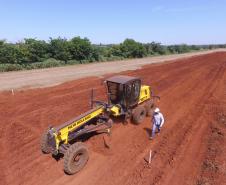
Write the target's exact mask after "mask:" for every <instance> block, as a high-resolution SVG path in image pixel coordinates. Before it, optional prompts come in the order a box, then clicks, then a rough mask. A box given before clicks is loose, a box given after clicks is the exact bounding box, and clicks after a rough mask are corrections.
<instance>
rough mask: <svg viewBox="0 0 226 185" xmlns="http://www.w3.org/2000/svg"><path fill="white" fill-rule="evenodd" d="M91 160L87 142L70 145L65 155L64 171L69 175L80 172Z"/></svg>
mask: <svg viewBox="0 0 226 185" xmlns="http://www.w3.org/2000/svg"><path fill="white" fill-rule="evenodd" d="M88 160H89V153H88V149H87V147H86V146H85V144H83V143H81V142H77V143H75V144H73V145H71V146H70V147H69V149H68V150H67V151H66V153H65V155H64V171H65V173H67V174H68V175H72V174H75V173H77V172H79V171H80V170H81V169H82V168H83V167H84V166H85V165H86V163H87V161H88Z"/></svg>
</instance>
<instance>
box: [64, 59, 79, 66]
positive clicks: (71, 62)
mask: <svg viewBox="0 0 226 185" xmlns="http://www.w3.org/2000/svg"><path fill="white" fill-rule="evenodd" d="M66 64H67V65H75V64H80V62H79V61H78V60H68V61H67V63H66Z"/></svg>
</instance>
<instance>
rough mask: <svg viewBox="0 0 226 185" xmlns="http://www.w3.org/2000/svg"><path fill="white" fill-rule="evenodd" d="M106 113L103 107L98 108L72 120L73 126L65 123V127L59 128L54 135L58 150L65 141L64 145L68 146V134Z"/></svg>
mask: <svg viewBox="0 0 226 185" xmlns="http://www.w3.org/2000/svg"><path fill="white" fill-rule="evenodd" d="M104 112H105V109H104V107H103V106H99V107H96V108H94V109H92V110H90V111H88V112H86V113H84V114H82V115H81V116H79V117H77V118H75V119H74V120H70V121H69V122H71V124H67V123H65V126H64V125H62V126H61V127H60V128H58V129H57V130H58V132H55V133H54V136H55V142H56V149H58V148H59V144H60V143H61V142H62V141H63V143H64V144H68V134H69V133H70V132H73V131H74V130H76V129H77V128H78V127H80V126H82V125H84V124H85V123H87V122H88V121H90V120H91V119H93V118H95V117H97V116H99V115H101V114H102V113H104Z"/></svg>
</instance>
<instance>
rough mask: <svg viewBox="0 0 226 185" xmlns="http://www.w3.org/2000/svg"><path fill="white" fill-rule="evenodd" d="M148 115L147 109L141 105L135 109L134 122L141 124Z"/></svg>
mask: <svg viewBox="0 0 226 185" xmlns="http://www.w3.org/2000/svg"><path fill="white" fill-rule="evenodd" d="M145 116H146V109H145V107H144V106H142V105H139V106H138V107H136V108H135V109H134V110H133V114H132V121H133V123H134V124H136V125H138V124H140V123H141V122H142V121H143V120H144V118H145Z"/></svg>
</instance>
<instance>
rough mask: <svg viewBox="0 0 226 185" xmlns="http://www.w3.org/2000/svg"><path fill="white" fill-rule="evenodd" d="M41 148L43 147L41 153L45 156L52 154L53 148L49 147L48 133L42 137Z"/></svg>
mask: <svg viewBox="0 0 226 185" xmlns="http://www.w3.org/2000/svg"><path fill="white" fill-rule="evenodd" d="M40 147H41V151H42V152H43V153H44V154H49V153H51V148H50V147H49V145H48V136H47V131H46V132H45V133H43V135H42V137H41V142H40Z"/></svg>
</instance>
